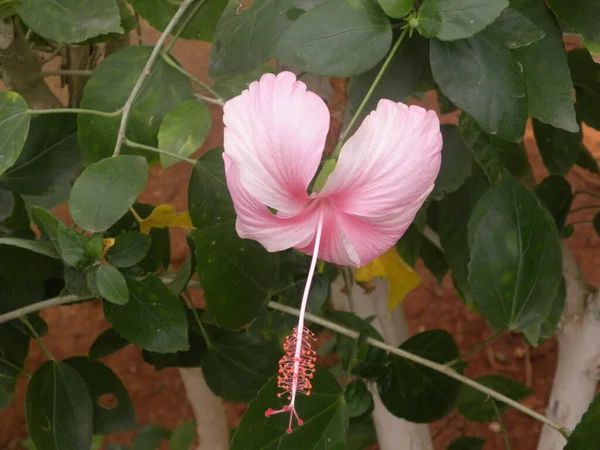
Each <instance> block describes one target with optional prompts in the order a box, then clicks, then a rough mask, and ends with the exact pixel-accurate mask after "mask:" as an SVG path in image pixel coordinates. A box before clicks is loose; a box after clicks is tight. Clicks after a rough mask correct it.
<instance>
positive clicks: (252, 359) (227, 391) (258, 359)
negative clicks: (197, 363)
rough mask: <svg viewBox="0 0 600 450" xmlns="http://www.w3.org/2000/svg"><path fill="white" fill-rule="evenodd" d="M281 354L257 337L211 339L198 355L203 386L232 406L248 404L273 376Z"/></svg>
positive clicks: (276, 348)
mask: <svg viewBox="0 0 600 450" xmlns="http://www.w3.org/2000/svg"><path fill="white" fill-rule="evenodd" d="M280 357H281V351H280V350H279V348H278V347H277V346H276V345H274V343H273V342H269V341H267V340H265V339H264V338H262V337H260V336H259V335H254V334H250V333H248V332H245V331H244V332H240V333H235V334H232V333H228V334H221V335H219V336H217V337H215V338H211V340H210V345H209V346H208V348H207V351H205V352H204V354H203V355H202V371H203V373H204V377H205V379H206V384H208V387H210V388H211V390H212V391H213V392H214V393H215V395H217V396H219V397H221V398H223V399H225V400H228V401H230V402H236V403H248V402H250V401H252V399H253V398H254V397H255V396H256V393H257V392H258V391H259V389H260V388H261V387H262V386H263V385H264V384H265V383H266V382H267V381H268V380H269V378H271V377H272V376H273V375H274V374H275V373H277V362H278V361H279V358H280Z"/></svg>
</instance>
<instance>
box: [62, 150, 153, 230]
mask: <svg viewBox="0 0 600 450" xmlns="http://www.w3.org/2000/svg"><path fill="white" fill-rule="evenodd" d="M147 178H148V164H147V163H146V161H145V160H144V158H142V157H140V156H131V155H121V156H116V157H114V158H108V159H104V160H101V161H98V162H97V163H94V164H92V165H91V166H89V167H88V168H87V169H85V170H84V171H83V173H82V174H81V176H80V177H79V178H78V179H77V181H76V182H75V185H74V186H73V190H72V191H71V197H70V198H69V211H70V212H71V217H73V220H74V221H75V222H76V223H77V225H79V226H80V227H81V228H83V229H85V230H88V231H94V232H98V231H105V230H107V229H108V228H109V227H110V226H111V225H113V224H114V223H115V222H116V221H117V220H119V219H120V218H121V217H122V216H123V215H124V214H125V213H126V212H127V211H128V210H129V207H130V206H131V205H133V202H135V199H136V198H137V196H138V195H139V194H140V193H141V192H142V190H143V189H144V186H145V185H146V180H147Z"/></svg>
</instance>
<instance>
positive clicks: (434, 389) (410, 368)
mask: <svg viewBox="0 0 600 450" xmlns="http://www.w3.org/2000/svg"><path fill="white" fill-rule="evenodd" d="M400 348H401V349H403V350H407V351H409V352H411V353H414V354H416V355H418V356H421V357H424V358H427V359H428V360H430V361H434V362H437V363H442V364H443V363H447V362H449V361H452V360H453V359H456V358H458V357H459V355H460V353H459V351H458V347H457V346H456V343H455V342H454V338H453V337H452V335H451V334H449V333H448V332H447V331H443V330H430V331H425V332H423V333H419V334H416V335H415V336H413V337H411V338H410V339H408V340H407V341H406V342H404V343H403V344H402V345H401V346H400ZM391 361H392V362H391V365H390V368H389V370H388V371H387V373H386V374H385V375H384V376H383V377H382V378H381V379H379V380H378V381H377V387H378V389H379V395H380V397H381V400H382V401H383V404H384V405H385V407H386V408H387V409H388V411H390V412H391V413H392V414H394V415H395V416H397V417H401V418H403V419H406V420H408V421H410V422H416V423H430V422H434V421H436V420H439V419H441V418H442V417H444V416H446V415H447V414H448V413H449V412H450V411H451V410H452V408H453V407H454V404H455V401H456V398H457V396H458V393H459V390H460V384H459V383H458V382H457V381H455V380H453V379H452V378H448V377H447V376H446V375H443V374H441V373H440V372H436V371H434V370H432V369H428V368H426V367H423V366H420V365H418V364H416V363H413V362H411V361H408V360H406V359H403V358H400V357H398V356H391Z"/></svg>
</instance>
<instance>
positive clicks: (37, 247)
mask: <svg viewBox="0 0 600 450" xmlns="http://www.w3.org/2000/svg"><path fill="white" fill-rule="evenodd" d="M3 245H9V246H12V247H18V248H22V249H25V250H30V251H32V252H35V253H38V254H40V255H45V256H49V257H50V258H55V259H60V256H59V254H58V252H57V251H56V249H55V248H54V246H53V245H52V244H50V243H49V242H44V241H33V240H30V239H20V238H12V237H2V238H0V246H3Z"/></svg>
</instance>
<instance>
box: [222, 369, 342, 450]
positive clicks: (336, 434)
mask: <svg viewBox="0 0 600 450" xmlns="http://www.w3.org/2000/svg"><path fill="white" fill-rule="evenodd" d="M312 385H313V390H312V392H311V394H310V397H305V396H303V395H300V396H298V398H297V399H296V409H297V411H298V415H299V416H300V417H301V418H302V420H303V421H304V425H302V426H301V427H294V430H293V432H292V433H291V434H290V433H287V431H286V430H287V428H288V420H289V416H288V414H279V415H275V416H271V417H265V411H266V410H267V409H268V408H273V409H278V408H281V407H282V406H283V405H284V402H285V400H284V399H283V398H281V399H279V398H278V397H277V393H278V392H280V391H281V389H279V388H278V387H277V379H276V377H273V378H271V380H270V381H269V382H268V383H267V384H265V385H264V387H263V388H262V389H261V390H260V391H259V392H258V395H257V396H256V398H255V399H254V400H253V401H252V402H251V403H250V405H249V406H248V409H247V410H246V413H245V414H244V416H243V417H242V420H241V421H240V423H239V425H238V427H237V430H236V432H235V434H234V435H233V440H232V442H231V450H276V449H281V448H285V449H287V450H308V449H310V450H327V449H329V448H331V447H332V446H333V445H335V444H336V443H338V442H344V441H345V438H346V433H347V432H348V410H347V406H346V403H345V401H344V396H343V392H342V389H341V387H340V385H339V384H338V382H337V381H336V379H335V378H334V377H333V375H331V373H329V372H328V371H327V369H325V368H324V367H317V370H316V372H315V377H314V379H313V380H312Z"/></svg>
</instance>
